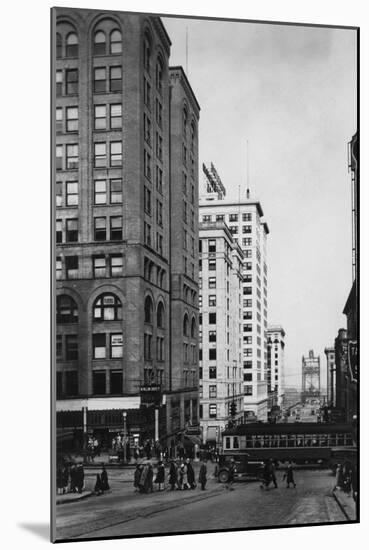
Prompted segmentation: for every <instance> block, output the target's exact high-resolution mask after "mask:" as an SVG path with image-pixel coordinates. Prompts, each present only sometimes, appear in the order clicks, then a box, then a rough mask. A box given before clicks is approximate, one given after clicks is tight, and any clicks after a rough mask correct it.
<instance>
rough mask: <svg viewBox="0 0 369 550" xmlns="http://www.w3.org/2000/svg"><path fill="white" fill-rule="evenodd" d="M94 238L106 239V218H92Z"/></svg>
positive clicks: (97, 239) (98, 239)
mask: <svg viewBox="0 0 369 550" xmlns="http://www.w3.org/2000/svg"><path fill="white" fill-rule="evenodd" d="M94 240H95V241H106V218H102V217H101V218H100V217H98V218H94Z"/></svg>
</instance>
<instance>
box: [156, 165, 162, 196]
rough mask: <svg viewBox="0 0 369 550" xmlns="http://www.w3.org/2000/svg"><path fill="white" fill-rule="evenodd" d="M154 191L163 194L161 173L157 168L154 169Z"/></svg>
mask: <svg viewBox="0 0 369 550" xmlns="http://www.w3.org/2000/svg"><path fill="white" fill-rule="evenodd" d="M156 189H157V191H159V193H163V171H162V169H161V168H159V166H157V167H156Z"/></svg>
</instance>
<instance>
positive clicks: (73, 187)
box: [66, 181, 78, 206]
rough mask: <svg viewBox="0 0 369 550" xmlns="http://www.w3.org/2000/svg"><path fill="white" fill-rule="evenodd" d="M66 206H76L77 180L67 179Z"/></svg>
mask: <svg viewBox="0 0 369 550" xmlns="http://www.w3.org/2000/svg"><path fill="white" fill-rule="evenodd" d="M66 203H67V206H78V182H77V181H67V197H66Z"/></svg>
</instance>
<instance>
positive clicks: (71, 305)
mask: <svg viewBox="0 0 369 550" xmlns="http://www.w3.org/2000/svg"><path fill="white" fill-rule="evenodd" d="M56 322H57V323H77V322H78V306H77V304H76V302H75V301H74V300H73V298H71V297H70V296H68V295H67V294H62V295H61V296H57V298H56Z"/></svg>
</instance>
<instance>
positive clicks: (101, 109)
mask: <svg viewBox="0 0 369 550" xmlns="http://www.w3.org/2000/svg"><path fill="white" fill-rule="evenodd" d="M94 120H95V130H106V105H95V117H94Z"/></svg>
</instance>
